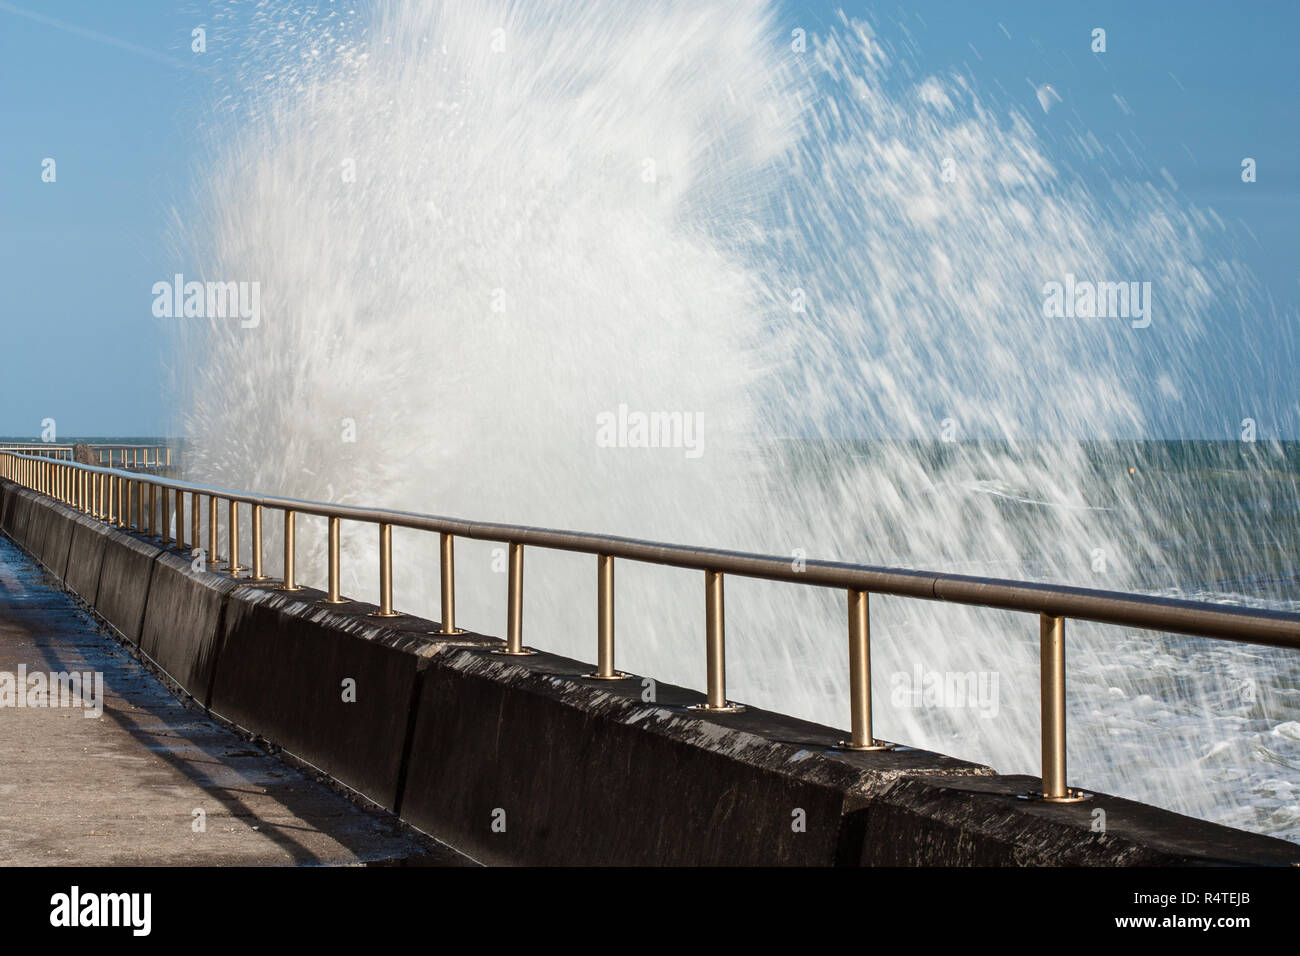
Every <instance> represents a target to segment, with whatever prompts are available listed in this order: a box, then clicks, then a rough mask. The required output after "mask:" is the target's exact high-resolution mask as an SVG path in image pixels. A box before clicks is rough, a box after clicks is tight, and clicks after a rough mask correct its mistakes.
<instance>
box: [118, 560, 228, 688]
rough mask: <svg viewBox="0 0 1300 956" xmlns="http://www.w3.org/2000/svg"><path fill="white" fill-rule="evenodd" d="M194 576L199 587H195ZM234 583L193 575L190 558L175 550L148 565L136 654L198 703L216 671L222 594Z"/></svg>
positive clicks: (224, 601) (224, 597) (223, 606)
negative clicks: (150, 567) (150, 570)
mask: <svg viewBox="0 0 1300 956" xmlns="http://www.w3.org/2000/svg"><path fill="white" fill-rule="evenodd" d="M196 577H197V578H199V579H201V580H202V582H203V585H202V586H200V587H196V586H195V582H194V581H193V580H192V579H193V578H196ZM237 586H238V585H237V584H236V582H235V581H233V580H231V579H229V578H220V577H217V575H215V574H198V573H196V572H195V571H194V570H193V569H192V566H191V564H190V559H189V558H188V557H186V556H184V555H182V554H178V553H175V552H170V553H169V552H163V553H160V554H159V555H158V557H157V558H156V559H155V561H154V564H153V576H152V580H151V581H150V584H149V600H148V603H147V604H146V606H145V614H144V623H143V625H142V627H141V630H140V652H141V653H142V654H144V655H145V656H146V657H148V658H149V660H151V661H152V662H153V663H154V664H155V665H156V666H157V667H158V668H159V669H160V670H161V671H163V672H164V673H165V674H166V675H167V676H168V677H169V678H170V679H171V680H173V681H175V682H176V683H177V684H179V685H180V686H181V687H184V688H185V689H186V691H187V692H188V693H189V694H190V695H191V696H192V697H194V699H195V700H197V701H198V702H199V703H200V704H201V705H202V706H204V707H206V706H207V705H208V702H209V693H210V691H211V688H212V679H213V677H214V676H215V674H216V667H217V644H218V642H219V641H220V640H221V620H222V616H223V614H224V612H225V607H226V596H227V595H228V594H230V592H231V591H233V590H234V589H235V588H236V587H237Z"/></svg>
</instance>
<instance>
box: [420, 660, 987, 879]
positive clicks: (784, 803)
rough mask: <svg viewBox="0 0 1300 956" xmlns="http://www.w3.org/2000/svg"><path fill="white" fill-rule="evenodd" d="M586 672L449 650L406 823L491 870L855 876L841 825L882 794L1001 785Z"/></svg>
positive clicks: (948, 766)
mask: <svg viewBox="0 0 1300 956" xmlns="http://www.w3.org/2000/svg"><path fill="white" fill-rule="evenodd" d="M590 670H591V667H590V665H585V664H582V663H580V662H578V661H573V660H568V659H566V658H562V657H557V656H554V655H549V654H538V655H536V656H532V657H527V658H522V659H521V658H510V657H502V656H499V655H495V654H493V653H492V651H491V650H490V649H487V648H456V647H447V648H445V649H444V650H443V651H442V652H441V653H439V654H438V655H437V656H436V657H434V658H433V659H432V660H431V661H430V664H429V667H428V669H427V670H426V671H425V672H424V678H423V688H422V695H421V699H420V708H419V711H418V716H417V719H416V725H415V735H414V739H413V742H412V746H411V759H410V769H409V771H408V776H407V786H406V791H405V794H404V799H403V803H402V816H403V817H404V818H405V819H408V820H410V821H412V822H413V823H415V824H416V825H417V826H419V827H421V829H424V830H426V831H428V832H434V833H437V834H439V835H440V839H446V840H448V841H449V842H451V843H452V844H453V845H455V846H457V847H459V848H462V849H464V850H465V851H466V852H468V853H470V854H471V855H473V856H474V857H475V858H476V859H479V860H482V861H483V862H487V863H498V864H506V863H513V864H520V863H524V864H596V865H616V864H623V865H629V864H631V865H636V864H657V865H664V864H668V865H699V864H708V865H740V866H743V865H759V864H771V863H780V864H783V865H803V866H831V865H835V864H848V865H856V864H857V863H858V860H859V857H860V855H861V838H862V835H861V831H860V829H853V828H849V827H845V826H844V823H845V820H846V819H849V815H851V813H852V811H854V810H856V809H858V808H860V807H862V806H865V805H866V804H867V803H868V801H869V800H870V797H871V794H872V793H873V792H875V791H876V790H879V789H881V788H883V787H885V786H887V785H888V784H889V783H890V782H892V781H894V780H897V779H899V778H900V777H903V776H906V775H908V774H914V773H940V774H955V775H958V776H965V775H967V774H992V773H993V771H992V770H990V769H989V768H987V767H981V766H979V765H977V764H972V763H967V762H965V761H962V760H956V759H954V758H952V757H946V756H943V755H942V754H935V753H929V752H926V751H923V750H914V749H909V748H904V749H900V750H897V751H893V752H885V753H871V754H850V753H841V752H838V751H835V750H834V749H833V748H834V746H835V744H836V743H837V741H839V740H840V739H842V738H843V736H844V734H843V733H842V732H838V731H836V730H834V729H832V728H830V727H823V726H819V725H817V724H810V723H808V722H806V721H801V720H796V719H794V718H791V717H786V716H784V715H781V714H775V713H771V712H769V711H762V710H754V709H752V710H747V711H745V712H744V713H741V714H736V715H731V716H724V715H711V716H708V717H704V716H702V715H700V714H698V713H697V712H694V711H690V710H687V709H686V708H687V707H688V706H689V705H691V704H697V703H700V702H701V701H702V700H703V698H702V696H701V695H700V694H698V693H696V692H694V691H690V690H686V689H684V688H681V687H675V686H673V685H671V684H664V683H658V684H656V687H655V701H654V703H653V704H648V703H647V702H645V701H643V700H642V699H641V694H642V684H641V681H640V680H626V681H599V682H594V681H593V682H589V681H585V680H583V679H582V677H581V675H583V674H585V673H588V672H590ZM559 768H567V770H566V769H559ZM557 770H558V772H557ZM503 818H504V823H505V828H504V830H502V829H501V828H500V823H501V822H502V820H503ZM494 824H497V826H495V827H494Z"/></svg>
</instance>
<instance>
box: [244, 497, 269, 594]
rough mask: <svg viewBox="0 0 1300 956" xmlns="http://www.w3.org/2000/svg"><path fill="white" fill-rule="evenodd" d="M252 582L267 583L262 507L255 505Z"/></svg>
mask: <svg viewBox="0 0 1300 956" xmlns="http://www.w3.org/2000/svg"><path fill="white" fill-rule="evenodd" d="M248 579H249V580H250V581H265V580H267V577H266V575H265V574H263V573H262V506H261V505H253V569H252V573H251V574H250V575H249V578H248Z"/></svg>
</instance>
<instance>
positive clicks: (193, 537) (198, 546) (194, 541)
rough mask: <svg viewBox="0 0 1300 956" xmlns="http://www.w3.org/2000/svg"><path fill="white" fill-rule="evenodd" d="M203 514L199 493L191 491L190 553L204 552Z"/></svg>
mask: <svg viewBox="0 0 1300 956" xmlns="http://www.w3.org/2000/svg"><path fill="white" fill-rule="evenodd" d="M202 539H203V516H202V513H201V512H200V511H199V493H198V492H197V491H192V492H190V555H191V556H193V555H194V552H195V551H198V552H199V553H200V554H202V553H203V542H202Z"/></svg>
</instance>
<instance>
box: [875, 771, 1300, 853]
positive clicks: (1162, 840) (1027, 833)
mask: <svg viewBox="0 0 1300 956" xmlns="http://www.w3.org/2000/svg"><path fill="white" fill-rule="evenodd" d="M1041 785H1042V781H1040V780H1037V779H1035V778H1033V777H1024V776H1013V775H999V776H996V777H978V778H974V777H972V778H961V779H957V778H953V777H933V776H920V777H915V778H908V779H901V780H898V781H896V782H894V783H893V784H892V785H891V786H890V787H889V788H888V789H887V790H886V791H885V792H884V793H882V794H881V795H880V796H879V798H878V799H876V800H873V801H872V802H871V804H870V805H869V806H868V807H866V808H865V809H863V810H862V811H861V817H862V819H861V820H860V821H859V823H858V825H859V826H860V827H861V829H862V832H863V836H864V840H863V844H862V856H861V859H860V862H861V863H862V864H863V865H864V866H929V865H938V866H951V865H955V864H956V865H960V864H978V865H981V866H1195V865H1200V866H1204V865H1214V864H1220V865H1229V864H1233V863H1240V862H1243V860H1244V859H1248V860H1249V861H1250V862H1251V863H1254V864H1260V865H1274V866H1291V865H1295V864H1300V846H1296V845H1295V844H1293V843H1287V842H1284V841H1282V840H1273V839H1269V838H1266V837H1257V836H1253V835H1248V834H1243V833H1242V832H1241V831H1239V830H1233V829H1230V828H1228V827H1222V826H1218V825H1217V824H1213V823H1207V822H1206V821H1204V820H1198V819H1196V818H1195V817H1187V816H1182V815H1181V814H1176V813H1170V812H1169V811H1167V810H1160V809H1157V808H1156V807H1152V806H1148V805H1147V804H1145V803H1137V802H1135V801H1133V800H1125V799H1123V798H1121V797H1113V796H1110V795H1109V794H1104V793H1098V794H1096V795H1095V796H1094V798H1093V799H1092V800H1089V801H1087V802H1084V803H1073V804H1065V805H1062V806H1050V805H1047V804H1043V803H1034V802H1026V801H1024V800H1021V799H1020V798H1019V795H1020V794H1023V793H1027V792H1029V791H1031V790H1037V789H1038V788H1039V787H1040V786H1041ZM1098 811H1100V815H1098Z"/></svg>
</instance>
